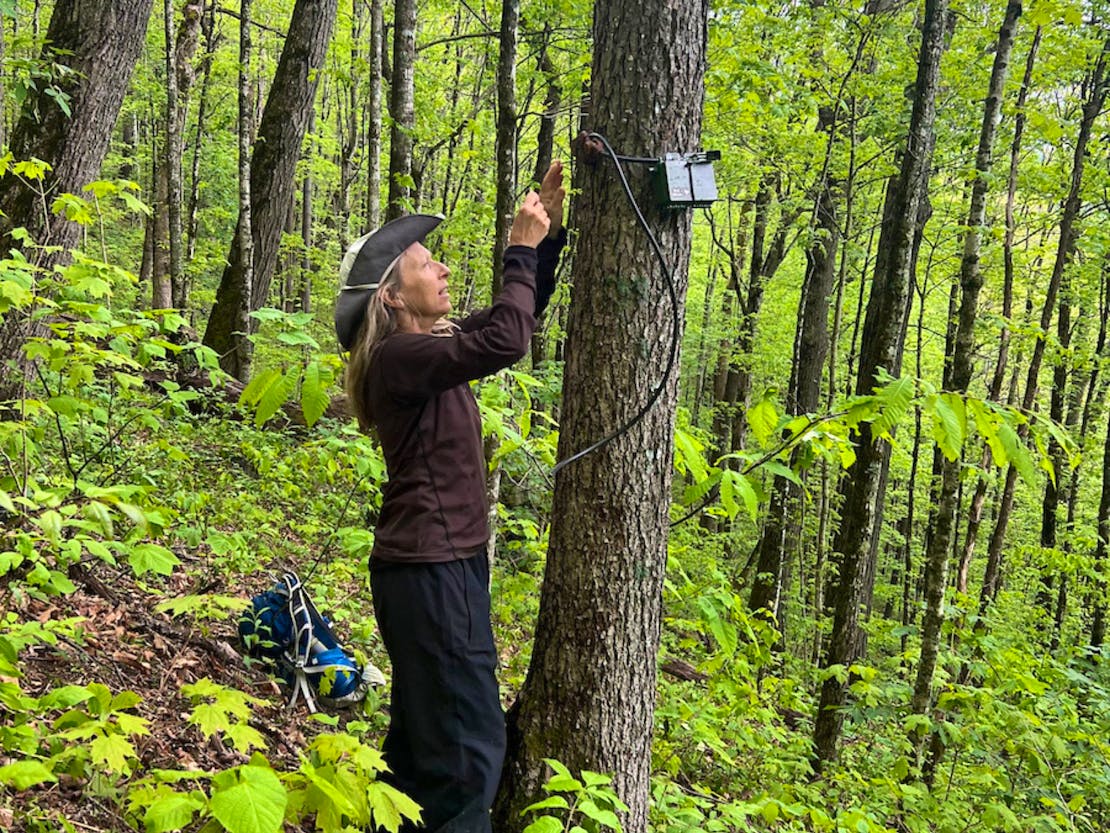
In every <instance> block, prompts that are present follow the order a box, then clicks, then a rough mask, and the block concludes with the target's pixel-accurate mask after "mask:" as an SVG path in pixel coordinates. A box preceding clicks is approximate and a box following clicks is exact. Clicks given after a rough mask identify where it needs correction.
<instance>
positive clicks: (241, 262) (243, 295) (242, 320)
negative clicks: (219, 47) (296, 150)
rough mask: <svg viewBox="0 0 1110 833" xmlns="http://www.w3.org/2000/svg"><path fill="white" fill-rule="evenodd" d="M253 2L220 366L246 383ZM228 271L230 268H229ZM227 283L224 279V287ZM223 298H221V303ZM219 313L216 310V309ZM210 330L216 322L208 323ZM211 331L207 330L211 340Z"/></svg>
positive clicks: (242, 42) (247, 7)
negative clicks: (230, 286) (230, 294)
mask: <svg viewBox="0 0 1110 833" xmlns="http://www.w3.org/2000/svg"><path fill="white" fill-rule="evenodd" d="M251 2H252V0H240V2H239V14H240V25H239V222H238V224H237V225H236V227H235V246H233V250H234V251H233V255H232V258H235V259H229V260H230V263H229V266H231V267H233V268H235V269H236V272H235V273H233V274H236V276H237V278H238V281H237V286H236V287H235V288H236V289H237V290H238V293H237V295H238V297H234V298H233V299H232V301H231V305H230V306H231V310H230V311H231V317H230V320H231V322H232V323H231V332H229V333H228V339H227V341H228V343H229V346H230V352H229V353H225V354H223V355H221V356H220V365H221V366H222V367H223V369H224V370H226V371H227V372H228V373H230V374H231V375H232V376H234V377H235V378H237V379H238V380H239V381H240V382H246V381H247V379H248V378H249V377H250V366H251V353H252V345H251V342H250V340H249V339H248V338H247V335H248V334H249V333H250V329H251V319H250V313H251V295H252V294H253V292H254V275H255V270H254V232H253V228H252V225H253V217H252V211H251V202H252V201H251V138H252V136H253V134H254V110H253V108H252V106H251V82H250V66H251V27H250V22H251ZM225 274H226V271H225ZM222 286H223V282H222V281H221V288H222ZM218 304H219V301H218V300H217V305H218ZM213 312H215V310H213ZM208 328H209V333H210V332H211V330H212V322H211V321H209V324H208ZM207 336H208V333H206V340H207Z"/></svg>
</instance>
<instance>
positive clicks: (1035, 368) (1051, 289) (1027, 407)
mask: <svg viewBox="0 0 1110 833" xmlns="http://www.w3.org/2000/svg"><path fill="white" fill-rule="evenodd" d="M1108 56H1110V39H1108V40H1107V41H1106V42H1105V43H1104V44H1103V48H1102V51H1101V52H1100V53H1099V56H1098V58H1097V60H1096V62H1095V66H1094V67H1093V68H1092V69H1091V71H1090V73H1089V74H1088V78H1087V83H1086V84H1085V85H1084V86H1085V87H1086V89H1087V90H1088V98H1087V100H1086V101H1084V102H1083V108H1082V117H1081V119H1080V124H1079V134H1078V136H1077V137H1076V142H1075V151H1074V156H1073V159H1072V170H1071V183H1070V186H1069V189H1068V196H1067V198H1066V199H1065V201H1064V208H1063V211H1062V212H1061V215H1060V227H1059V232H1058V234H1059V239H1058V242H1057V246H1056V259H1055V261H1054V262H1053V266H1052V275H1051V277H1050V278H1049V283H1048V287H1047V288H1046V292H1045V300H1044V307H1043V308H1042V310H1041V321H1040V326H1041V331H1042V332H1048V328H1049V326H1050V325H1051V324H1052V314H1053V310H1054V309H1055V308H1056V296H1057V294H1058V293H1059V291H1060V286H1061V283H1062V282H1063V278H1064V272H1065V270H1066V268H1067V265H1068V263H1070V262H1071V257H1072V254H1073V252H1074V251H1075V243H1076V240H1077V239H1078V236H1079V230H1078V228H1077V227H1076V219H1077V218H1078V216H1079V210H1080V208H1081V206H1082V198H1081V195H1080V186H1081V185H1082V183H1083V168H1084V163H1085V161H1086V158H1087V145H1088V143H1089V142H1090V138H1091V129H1092V127H1093V125H1094V120H1095V118H1096V117H1097V116H1098V114H1099V113H1100V112H1101V110H1102V106H1103V104H1104V102H1105V101H1106V92H1107V83H1108V79H1107V75H1106V59H1107V57H1108ZM1044 351H1045V339H1043V338H1038V339H1036V340H1035V341H1034V344H1033V355H1032V356H1031V357H1030V360H1029V368H1028V372H1027V374H1026V379H1025V395H1024V397H1023V399H1022V405H1021V406H1022V410H1024V411H1025V412H1027V413H1028V412H1029V411H1031V410H1032V408H1033V403H1034V401H1036V398H1037V378H1038V376H1039V375H1040V371H1041V361H1042V360H1043V359H1044ZM1028 430H1029V429H1028V426H1027V425H1021V426H1019V427H1018V435H1019V437H1020V439H1021V440H1022V441H1023V442H1024V440H1025V437H1026V436H1027V435H1028ZM1016 486H1017V471H1016V470H1015V469H1014V467H1013V466H1010V467H1009V468H1008V469H1007V470H1006V484H1005V486H1004V487H1003V490H1002V496H1001V498H1000V499H999V505H998V515H997V517H996V519H995V525H994V532H993V533H992V534H991V542H990V548H989V550H988V552H987V567H986V570H985V571H984V574H983V588H982V592H981V595H980V597H979V610H980V613H983V612H985V611H986V609H987V608H988V607H990V605H991V603H992V602H993V601H994V598H995V596H997V595H998V590H999V586H1000V582H1001V577H1002V545H1003V543H1004V541H1005V537H1006V527H1007V526H1008V525H1009V522H1010V514H1011V512H1012V511H1013V507H1014V489H1015V488H1016Z"/></svg>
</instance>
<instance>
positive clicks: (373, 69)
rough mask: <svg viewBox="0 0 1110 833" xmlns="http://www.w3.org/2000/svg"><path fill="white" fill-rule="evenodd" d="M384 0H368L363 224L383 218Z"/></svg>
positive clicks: (371, 225) (374, 223) (370, 224)
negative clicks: (368, 86) (368, 49)
mask: <svg viewBox="0 0 1110 833" xmlns="http://www.w3.org/2000/svg"><path fill="white" fill-rule="evenodd" d="M382 2H383V0H370V79H369V83H370V95H369V101H368V104H367V106H368V107H369V109H370V115H369V119H368V121H367V127H366V227H365V228H364V229H363V231H364V232H365V231H369V230H370V229H375V228H377V227H378V226H379V225H381V220H382V194H381V192H382V159H381V157H382V42H383V40H384V38H383V34H382V30H383V28H384V26H385V24H384V22H383V19H382Z"/></svg>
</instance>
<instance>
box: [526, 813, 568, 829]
mask: <svg viewBox="0 0 1110 833" xmlns="http://www.w3.org/2000/svg"><path fill="white" fill-rule="evenodd" d="M524 833H563V823H562V822H561V821H559V820H558V819H557V818H555V817H553V816H540V817H539V818H538V819H536V820H535V821H534V822H532V823H531V824H530V825H528V826H527V827H525V828H524Z"/></svg>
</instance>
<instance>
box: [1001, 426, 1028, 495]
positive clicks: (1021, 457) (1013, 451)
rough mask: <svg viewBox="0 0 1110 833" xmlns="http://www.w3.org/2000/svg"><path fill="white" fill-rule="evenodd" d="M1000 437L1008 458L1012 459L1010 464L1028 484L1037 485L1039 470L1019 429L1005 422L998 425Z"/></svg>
mask: <svg viewBox="0 0 1110 833" xmlns="http://www.w3.org/2000/svg"><path fill="white" fill-rule="evenodd" d="M998 438H999V440H1000V441H1001V443H1002V447H1003V448H1004V449H1005V451H1006V458H1007V459H1008V460H1009V461H1010V465H1012V466H1013V467H1014V468H1016V469H1017V472H1018V474H1020V475H1021V479H1022V480H1024V481H1025V482H1026V484H1027V485H1029V486H1033V487H1036V485H1037V470H1036V468H1035V467H1034V466H1033V458H1032V457H1030V456H1029V449H1027V448H1026V447H1025V445H1024V444H1023V443H1022V442H1021V438H1020V437H1019V436H1018V433H1017V431H1015V430H1014V429H1013V427H1012V426H1010V425H1008V424H1005V423H1004V424H1002V425H1000V426H999V427H998Z"/></svg>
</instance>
